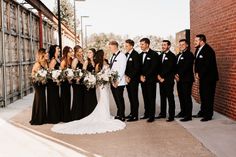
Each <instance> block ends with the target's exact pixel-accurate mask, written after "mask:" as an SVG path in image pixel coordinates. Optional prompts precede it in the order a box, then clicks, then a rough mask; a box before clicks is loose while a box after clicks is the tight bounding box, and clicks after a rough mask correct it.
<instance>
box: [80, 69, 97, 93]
mask: <svg viewBox="0 0 236 157" xmlns="http://www.w3.org/2000/svg"><path fill="white" fill-rule="evenodd" d="M96 82H97V80H96V76H95V74H94V73H91V72H89V71H86V72H85V74H84V80H83V83H84V85H85V86H86V88H87V89H88V90H89V89H90V88H94V87H95V86H96Z"/></svg>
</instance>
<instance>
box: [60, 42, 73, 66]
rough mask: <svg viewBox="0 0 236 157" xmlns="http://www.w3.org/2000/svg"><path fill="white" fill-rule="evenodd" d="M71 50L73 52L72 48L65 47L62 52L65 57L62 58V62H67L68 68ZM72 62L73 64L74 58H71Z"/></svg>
mask: <svg viewBox="0 0 236 157" xmlns="http://www.w3.org/2000/svg"><path fill="white" fill-rule="evenodd" d="M70 50H72V48H71V47H69V46H65V47H64V48H63V51H62V53H63V56H62V59H61V60H65V61H66V66H68V62H67V57H68V53H69V52H70ZM71 62H72V58H71Z"/></svg>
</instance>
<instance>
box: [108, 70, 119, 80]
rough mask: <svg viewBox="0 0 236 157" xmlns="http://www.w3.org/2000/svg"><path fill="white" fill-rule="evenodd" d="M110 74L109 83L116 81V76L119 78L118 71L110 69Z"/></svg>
mask: <svg viewBox="0 0 236 157" xmlns="http://www.w3.org/2000/svg"><path fill="white" fill-rule="evenodd" d="M110 75H111V78H110V82H111V83H115V82H117V80H118V78H119V74H118V71H111V72H110Z"/></svg>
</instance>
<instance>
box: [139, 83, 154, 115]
mask: <svg viewBox="0 0 236 157" xmlns="http://www.w3.org/2000/svg"><path fill="white" fill-rule="evenodd" d="M141 87H142V93H143V100H144V109H145V112H144V116H145V117H149V118H154V117H155V111H156V82H144V83H141Z"/></svg>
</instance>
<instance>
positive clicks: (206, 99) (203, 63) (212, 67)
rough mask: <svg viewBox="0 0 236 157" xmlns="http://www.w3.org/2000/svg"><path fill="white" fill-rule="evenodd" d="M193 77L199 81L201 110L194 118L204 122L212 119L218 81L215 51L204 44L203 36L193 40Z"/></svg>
mask: <svg viewBox="0 0 236 157" xmlns="http://www.w3.org/2000/svg"><path fill="white" fill-rule="evenodd" d="M194 45H195V48H196V51H195V77H196V80H199V92H200V99H201V109H200V111H199V112H198V114H197V115H196V116H194V117H203V118H202V119H201V121H203V122H205V121H208V120H211V119H212V116H213V106H214V96H215V89H216V82H217V81H218V80H219V76H218V70H217V63H216V56H215V51H214V50H213V49H212V48H211V47H210V46H209V45H208V44H207V43H206V36H205V35H204V34H199V35H196V37H195V40H194Z"/></svg>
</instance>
